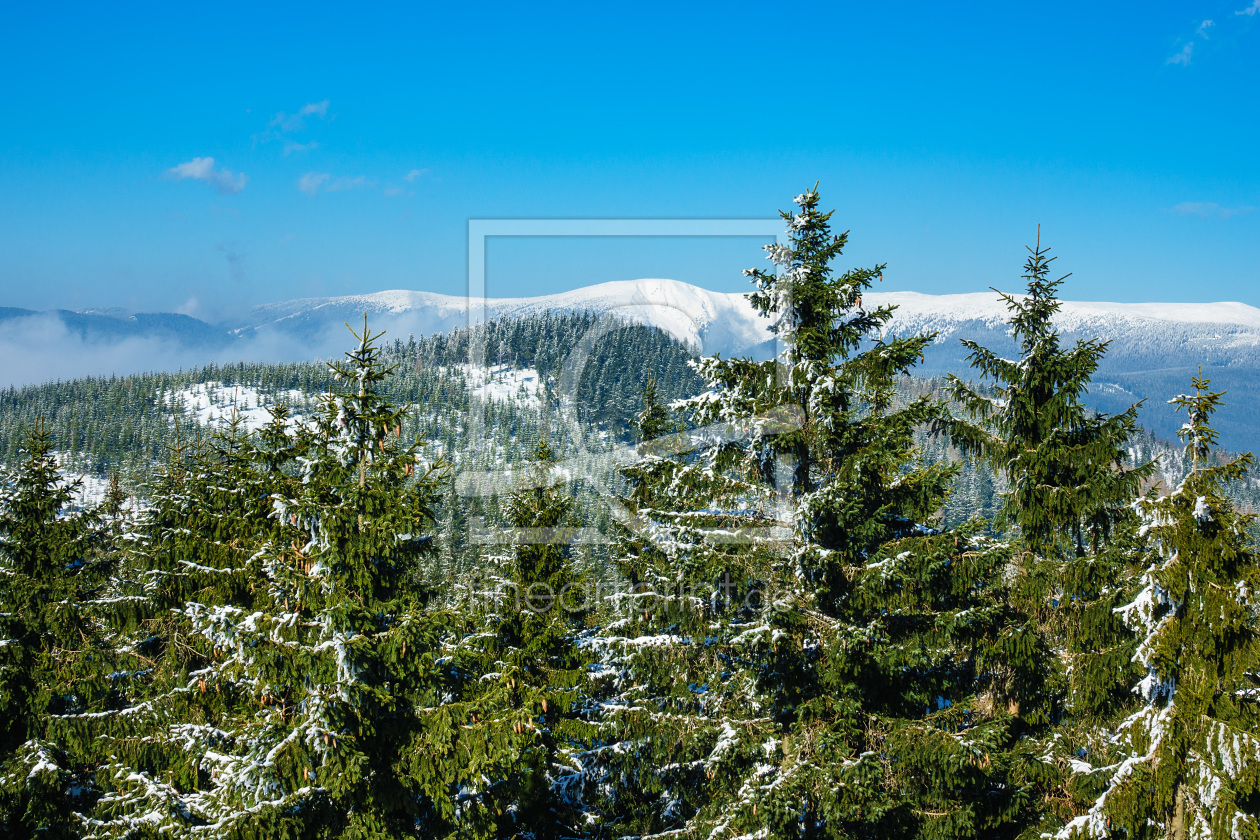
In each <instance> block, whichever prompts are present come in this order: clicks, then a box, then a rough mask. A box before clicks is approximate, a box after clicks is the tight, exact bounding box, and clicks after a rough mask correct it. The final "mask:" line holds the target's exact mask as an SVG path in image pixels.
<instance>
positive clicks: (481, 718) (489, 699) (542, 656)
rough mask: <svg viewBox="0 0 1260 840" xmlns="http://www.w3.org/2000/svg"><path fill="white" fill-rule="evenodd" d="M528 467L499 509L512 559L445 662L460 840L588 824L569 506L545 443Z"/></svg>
mask: <svg viewBox="0 0 1260 840" xmlns="http://www.w3.org/2000/svg"><path fill="white" fill-rule="evenodd" d="M533 456H534V460H533V463H532V465H531V466H530V467H529V468H528V469H527V471H526V474H525V475H524V476H523V477H522V478H521V479H520V480H519V481H518V485H517V487H516V489H515V490H514V491H513V492H512V494H511V495H510V496H509V497H508V499H507V503H506V510H505V514H506V519H507V522H508V524H509V525H510V526H511V528H510V530H508V531H507V532H506V533H507V534H509V535H510V537H511V540H512V543H513V546H514V547H513V549H512V551H511V552H510V553H509V554H507V555H503V556H499V557H496V558H493V559H492V560H491V563H492V565H491V569H490V570H491V574H489V575H487V576H485V577H482V578H480V579H479V580H478V581H477V582H476V584H475V588H474V591H472V592H470V593H469V594H470V595H471V596H472V598H473V601H472V603H471V604H470V605H469V606H470V607H471V608H470V609H468V610H466V611H465V616H466V620H467V621H468V622H469V625H468V626H467V627H465V628H464V630H463V632H462V633H460V634H459V635H458V636H457V637H456V638H453V639H452V640H451V643H450V645H449V650H448V659H449V666H448V668H449V669H450V672H451V673H453V674H455V675H456V677H455V679H454V680H453V681H452V683H451V691H450V695H451V696H450V699H449V700H448V701H447V703H446V708H447V709H448V711H449V713H451V714H454V715H457V716H458V718H459V719H460V720H461V721H463V725H462V726H461V727H460V729H459V731H458V732H457V733H456V734H455V737H454V738H453V739H452V740H451V742H450V743H449V744H448V745H447V749H446V750H445V752H444V754H440V759H439V760H440V761H442V762H443V764H444V765H445V766H447V767H449V769H450V772H451V776H450V784H451V787H452V789H456V790H458V791H459V795H458V797H457V802H456V804H457V806H458V809H457V813H458V821H457V823H456V825H457V826H458V831H459V832H460V833H461V836H475V837H504V838H506V837H518V836H533V837H538V838H550V837H573V836H579V835H580V834H581V833H582V832H583V831H584V830H585V829H586V826H585V823H586V820H587V816H586V815H587V814H588V813H590V809H589V807H588V806H587V804H586V803H585V802H584V794H585V793H586V791H585V788H586V786H587V783H586V778H585V776H584V774H583V772H582V766H581V762H580V760H579V758H578V756H579V753H580V752H581V748H582V746H583V745H584V744H586V743H588V742H589V739H590V733H589V731H588V726H587V724H586V723H585V722H584V721H583V720H582V718H581V715H582V712H583V711H584V706H583V703H584V700H585V696H586V692H585V689H584V684H585V670H584V661H585V656H584V654H583V653H582V652H581V651H580V650H579V648H578V644H577V637H578V636H579V635H580V634H581V632H582V630H583V628H584V615H585V613H586V611H587V610H588V609H589V606H590V605H588V604H587V603H585V593H584V591H583V588H582V585H581V584H582V581H581V578H580V576H579V575H578V573H577V572H576V571H575V569H574V568H573V561H572V554H571V552H572V547H571V542H572V540H573V537H574V516H573V500H572V498H571V497H570V495H569V493H568V488H567V487H566V486H565V484H564V483H563V482H562V481H560V480H558V475H557V461H556V457H555V453H554V451H553V450H552V448H551V446H550V445H549V444H548V442H547V441H546V440H543V441H540V442H539V443H538V444H537V445H536V446H535V448H534V451H533ZM593 817H594V815H593V814H592V817H591V818H593Z"/></svg>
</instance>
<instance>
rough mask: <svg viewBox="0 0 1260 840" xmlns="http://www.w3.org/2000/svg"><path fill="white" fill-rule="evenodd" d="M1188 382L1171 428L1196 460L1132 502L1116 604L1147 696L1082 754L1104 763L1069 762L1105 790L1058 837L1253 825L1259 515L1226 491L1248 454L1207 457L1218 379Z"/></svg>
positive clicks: (1183, 834) (1256, 802)
mask: <svg viewBox="0 0 1260 840" xmlns="http://www.w3.org/2000/svg"><path fill="white" fill-rule="evenodd" d="M1193 384H1194V386H1195V393H1194V394H1189V395H1187V394H1182V395H1179V396H1177V397H1175V398H1174V399H1173V400H1172V402H1173V403H1174V404H1175V405H1177V407H1178V408H1181V409H1185V410H1186V413H1187V414H1188V422H1187V423H1186V424H1185V426H1183V427H1182V430H1181V432H1180V436H1181V438H1182V440H1183V441H1184V442H1185V444H1186V450H1187V453H1188V454H1189V455H1190V456H1191V458H1192V461H1193V464H1194V468H1193V471H1192V472H1191V473H1190V475H1189V476H1188V477H1187V478H1186V479H1185V481H1184V482H1182V484H1181V486H1179V487H1177V488H1176V489H1175V490H1173V491H1172V492H1171V493H1169V494H1167V495H1165V496H1162V497H1158V498H1156V497H1155V496H1154V495H1149V496H1147V497H1145V498H1143V499H1142V500H1141V502H1140V503H1139V505H1138V509H1139V510H1140V511H1141V514H1142V518H1143V520H1144V525H1143V530H1144V531H1145V538H1146V541H1147V545H1148V546H1149V549H1148V551H1147V554H1146V560H1147V562H1148V563H1149V565H1148V566H1147V568H1146V572H1145V573H1144V574H1143V575H1142V577H1141V589H1140V590H1139V591H1138V593H1137V595H1136V597H1135V598H1134V600H1133V601H1132V602H1131V603H1129V604H1127V605H1125V606H1123V607H1121V608H1120V609H1119V610H1118V613H1119V614H1120V615H1121V616H1122V617H1123V618H1124V620H1125V621H1126V622H1127V623H1128V624H1129V625H1130V626H1131V627H1132V628H1133V629H1134V630H1136V631H1137V633H1138V635H1139V641H1140V643H1139V645H1138V647H1137V654H1136V657H1135V659H1136V661H1137V663H1138V664H1139V665H1140V666H1141V667H1142V669H1143V671H1144V674H1143V675H1142V677H1141V679H1140V680H1138V681H1137V684H1136V685H1135V686H1134V691H1135V692H1136V693H1137V694H1138V696H1139V697H1140V699H1141V701H1142V705H1141V706H1140V707H1139V708H1138V709H1137V711H1135V712H1134V713H1133V714H1131V715H1129V716H1128V717H1127V718H1125V719H1124V720H1123V721H1121V722H1120V723H1119V724H1118V725H1117V726H1116V727H1115V730H1114V734H1113V736H1112V738H1111V739H1110V743H1109V744H1107V745H1105V747H1104V748H1102V749H1099V750H1098V755H1097V756H1096V757H1095V756H1089V758H1091V759H1093V760H1094V761H1096V762H1098V763H1099V764H1100V765H1101V766H1092V765H1091V764H1090V763H1088V762H1081V763H1079V764H1078V766H1077V768H1076V770H1077V772H1078V773H1080V774H1082V775H1083V776H1084V777H1085V779H1086V780H1087V782H1085V783H1083V784H1082V785H1081V789H1082V792H1084V791H1087V790H1090V788H1091V787H1092V788H1094V790H1095V792H1096V791H1097V786H1098V784H1099V783H1101V784H1102V790H1101V793H1098V794H1097V798H1096V799H1094V800H1093V801H1092V802H1090V803H1088V808H1087V810H1085V812H1084V813H1083V814H1081V815H1079V816H1077V817H1076V818H1074V819H1073V820H1072V821H1071V822H1069V823H1068V824H1067V826H1066V827H1064V828H1063V829H1062V830H1061V831H1060V832H1059V836H1060V837H1064V838H1067V837H1113V836H1124V837H1132V838H1157V837H1168V838H1175V840H1182V838H1187V837H1201V838H1221V840H1224V838H1237V837H1257V836H1260V738H1258V737H1257V723H1260V717H1258V715H1257V711H1258V709H1257V705H1256V703H1257V699H1260V690H1258V689H1257V685H1258V684H1260V681H1258V680H1257V678H1256V676H1255V673H1256V669H1257V665H1258V664H1260V661H1258V656H1260V635H1258V633H1257V626H1256V592H1257V586H1258V585H1260V565H1258V564H1257V556H1256V553H1255V547H1254V545H1253V543H1252V540H1251V538H1250V536H1249V535H1248V533H1247V528H1248V526H1249V525H1250V524H1251V522H1252V521H1253V520H1254V518H1255V517H1254V515H1253V514H1241V513H1239V512H1238V511H1236V510H1235V509H1234V506H1233V504H1232V503H1231V502H1230V501H1229V499H1228V498H1226V496H1225V494H1224V485H1225V483H1226V482H1228V481H1233V480H1237V479H1238V478H1240V477H1242V476H1243V475H1244V474H1245V472H1246V471H1247V470H1248V469H1249V468H1250V466H1251V464H1252V457H1251V455H1250V454H1247V455H1243V456H1242V457H1239V458H1236V459H1234V460H1232V461H1227V462H1225V463H1221V464H1218V465H1215V466H1212V465H1211V456H1212V455H1213V446H1214V444H1215V442H1216V432H1215V430H1214V429H1213V428H1212V427H1211V425H1210V422H1211V415H1212V413H1213V412H1214V411H1215V410H1216V408H1217V407H1218V406H1219V405H1220V398H1221V396H1222V394H1223V392H1217V393H1213V392H1212V391H1211V390H1210V386H1211V382H1210V381H1209V380H1207V379H1203V378H1201V377H1196V378H1195V379H1194V380H1193ZM1101 760H1109V763H1107V764H1101Z"/></svg>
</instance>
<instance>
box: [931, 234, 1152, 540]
mask: <svg viewBox="0 0 1260 840" xmlns="http://www.w3.org/2000/svg"><path fill="white" fill-rule="evenodd" d="M1049 250H1050V249H1049V248H1042V247H1041V234H1040V229H1038V236H1037V244H1036V245H1035V246H1033V247H1030V248H1029V249H1028V251H1029V257H1028V261H1027V262H1026V263H1025V266H1024V272H1025V273H1024V279H1025V280H1027V281H1028V283H1027V289H1026V294H1025V295H1024V296H1023V297H1022V298H1020V297H1016V296H1014V295H1009V294H1005V293H1003V292H998V294H999V295H1000V296H1001V297H1002V299H1003V300H1005V301H1006V305H1007V308H1008V309H1009V310H1010V312H1011V318H1010V321H1009V323H1010V325H1011V329H1012V330H1013V332H1014V336H1015V340H1016V341H1017V342H1018V344H1019V348H1020V352H1021V357H1020V359H1019V360H1018V361H1012V360H1009V359H1004V358H1002V357H1000V356H999V355H998V354H997V353H995V352H993V351H992V350H989V349H988V348H985V347H982V346H980V345H979V344H977V343H976V342H974V341H970V340H964V341H963V342H962V343H963V345H964V346H965V347H966V348H967V349H968V350H969V351H970V354H969V355H968V357H967V358H968V361H969V362H970V364H971V367H972V368H973V369H974V370H976V371H977V372H978V373H979V374H980V375H981V376H982V377H984V378H985V379H988V380H991V381H992V382H993V384H994V389H993V395H992V396H990V395H988V394H986V393H983V392H981V391H979V390H977V389H976V388H974V387H972V386H971V385H969V384H967V383H966V382H964V381H962V380H961V379H959V378H958V377H957V376H953V375H951V376H949V377H948V381H949V385H950V390H951V391H952V396H953V397H954V399H955V400H957V401H958V402H960V403H961V404H962V406H963V408H964V410H965V412H966V414H967V415H968V420H965V421H946V422H945V423H943V424H942V425H943V427H944V428H947V429H948V431H949V432H950V434H951V436H952V437H953V439H954V440H955V441H956V442H957V443H959V444H960V445H961V446H962V447H963V449H964V451H966V452H968V453H974V454H977V455H979V456H980V457H981V458H982V459H983V460H984V461H986V462H987V463H989V464H990V465H992V466H993V467H994V469H996V470H1000V471H1001V472H1003V473H1004V474H1005V475H1006V476H1007V478H1008V479H1009V481H1010V485H1011V489H1010V492H1009V494H1008V495H1007V497H1006V500H1005V506H1004V510H1003V512H1004V514H1005V519H1006V520H1007V521H1008V522H1009V523H1010V524H1012V525H1014V526H1016V527H1017V528H1018V530H1019V534H1020V537H1021V539H1022V540H1023V542H1024V543H1025V544H1026V545H1028V546H1029V547H1030V548H1032V549H1033V550H1035V551H1037V552H1039V553H1041V554H1043V555H1047V556H1050V555H1058V554H1059V553H1060V552H1062V551H1064V550H1066V551H1069V552H1073V553H1075V554H1076V555H1077V556H1085V555H1086V554H1088V553H1091V552H1093V553H1097V552H1098V551H1100V550H1101V548H1102V547H1103V545H1104V544H1105V543H1106V540H1107V539H1108V537H1109V536H1110V534H1111V531H1112V530H1113V529H1114V528H1115V526H1116V525H1117V524H1118V523H1120V522H1123V521H1125V520H1127V519H1128V518H1130V512H1129V504H1130V503H1131V502H1132V501H1133V500H1134V499H1135V498H1137V496H1138V494H1139V493H1140V492H1141V489H1142V482H1143V481H1145V480H1146V479H1148V478H1149V477H1150V476H1151V475H1152V474H1153V472H1154V465H1152V464H1144V465H1140V466H1137V467H1133V468H1127V467H1126V463H1125V461H1126V458H1127V449H1126V444H1128V442H1129V441H1130V439H1131V438H1133V437H1134V436H1135V434H1136V431H1137V412H1138V408H1139V406H1140V403H1139V404H1137V405H1133V406H1130V407H1129V408H1128V409H1127V410H1126V411H1124V412H1121V413H1120V414H1116V415H1103V414H1097V413H1092V412H1090V411H1089V409H1088V408H1087V407H1086V405H1085V404H1084V401H1083V400H1084V397H1085V394H1086V393H1087V390H1088V387H1089V382H1090V379H1091V377H1092V376H1093V375H1094V373H1095V372H1096V371H1097V370H1098V364H1099V362H1100V360H1101V359H1102V357H1103V355H1104V354H1105V353H1106V352H1107V344H1108V342H1106V341H1102V340H1098V339H1094V340H1089V341H1086V340H1081V341H1078V342H1077V343H1076V345H1075V346H1074V347H1072V348H1070V349H1065V348H1063V347H1062V346H1061V345H1060V341H1059V333H1058V330H1057V329H1056V328H1055V326H1054V321H1053V318H1054V315H1055V313H1056V312H1058V310H1059V307H1060V306H1061V303H1060V301H1059V299H1058V296H1057V292H1058V288H1059V286H1060V285H1061V284H1062V282H1063V281H1064V280H1065V279H1067V277H1068V276H1070V275H1064V276H1063V277H1060V278H1058V279H1057V280H1053V279H1051V275H1050V263H1052V262H1053V261H1054V259H1055V258H1054V257H1049V256H1047V255H1048V253H1049Z"/></svg>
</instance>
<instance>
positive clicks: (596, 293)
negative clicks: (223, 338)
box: [226, 280, 770, 353]
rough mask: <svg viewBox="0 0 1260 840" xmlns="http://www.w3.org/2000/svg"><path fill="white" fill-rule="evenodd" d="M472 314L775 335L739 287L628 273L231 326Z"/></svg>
mask: <svg viewBox="0 0 1260 840" xmlns="http://www.w3.org/2000/svg"><path fill="white" fill-rule="evenodd" d="M470 309H471V315H472V318H473V320H481V319H483V318H484V319H487V320H493V319H495V318H502V317H527V316H530V315H535V314H539V313H542V312H548V311H550V312H580V311H593V312H607V313H610V314H612V315H614V316H616V317H620V318H624V319H626V320H630V321H634V322H636V323H643V324H648V325H650V326H655V327H659V328H660V329H662V330H664V331H665V332H666V333H668V334H670V335H672V336H673V337H675V338H677V339H678V340H680V341H683V342H685V343H687V344H689V345H691V346H693V347H696V348H697V349H700V350H701V351H702V352H706V353H715V352H724V353H731V352H738V351H743V350H746V349H747V348H750V347H753V346H755V345H757V344H760V343H762V342H764V341H766V340H767V339H769V338H770V335H769V333H768V332H767V331H766V325H765V322H764V319H760V318H757V317H756V313H754V312H753V310H752V307H751V306H749V304H748V301H747V300H746V299H745V298H744V296H743V295H741V294H723V293H721V292H711V291H708V290H707V289H701V288H699V287H698V286H692V285H690V284H687V283H681V282H679V281H677V280H627V281H616V282H611V283H600V284H598V285H595V286H587V287H585V288H581V289H576V290H574V291H572V292H562V293H560V294H553V295H540V296H537V297H516V298H486V299H480V298H477V299H469V298H466V297H460V296H456V295H442V294H436V293H433V292H411V291H403V290H394V291H387V292H376V293H374V294H366V295H347V296H344V297H330V298H306V299H302V300H292V301H284V302H282V303H273V304H266V305H264V306H259V307H257V308H255V309H254V310H253V312H251V313H250V315H249V316H248V317H247V318H246V319H244V320H243V321H241V322H240V323H236V324H230V325H226V326H227V327H228V329H229V330H230V331H231V332H232V333H233V334H235V335H238V336H241V337H247V336H251V335H262V334H266V333H268V332H282V333H288V334H290V335H293V336H298V337H302V338H305V339H308V340H315V341H319V340H321V339H323V338H324V337H326V336H327V335H328V333H329V331H330V330H331V331H332V333H333V334H334V335H335V337H336V338H337V339H338V340H340V339H341V335H342V334H343V333H344V332H345V329H344V327H343V326H342V324H343V323H345V322H349V323H351V324H354V323H355V321H356V320H359V321H361V319H362V318H363V313H364V312H366V313H367V314H368V318H369V321H370V322H371V323H373V324H376V325H378V326H383V327H385V328H387V329H389V330H390V331H391V333H393V334H395V335H399V334H406V333H407V332H411V333H415V334H417V335H420V334H428V333H434V332H445V331H447V330H450V329H454V328H455V327H459V326H465V325H467V324H468V322H469V316H470Z"/></svg>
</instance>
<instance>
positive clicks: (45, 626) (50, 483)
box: [0, 423, 115, 837]
mask: <svg viewBox="0 0 1260 840" xmlns="http://www.w3.org/2000/svg"><path fill="white" fill-rule="evenodd" d="M25 456H26V457H25V459H24V461H23V462H22V464H21V465H20V466H19V467H18V469H17V470H16V471H15V472H14V473H13V474H11V475H8V476H5V479H4V486H3V489H2V490H0V834H3V836H9V837H23V836H26V837H34V836H40V837H75V836H78V831H77V829H78V820H77V819H76V818H75V816H74V814H75V812H77V811H79V810H82V809H84V808H87V807H90V806H91V803H92V801H93V800H94V799H95V797H96V796H97V795H98V794H99V791H98V790H97V788H96V786H95V785H94V783H93V773H94V771H95V765H96V763H97V762H98V761H99V759H100V757H99V754H98V751H97V749H96V746H95V744H94V743H93V733H92V731H91V730H90V728H88V727H85V726H82V725H78V724H79V716H81V715H83V714H84V713H92V712H97V711H99V710H101V709H104V708H108V707H109V706H110V705H111V704H112V703H113V702H114V701H115V696H114V695H115V692H114V686H113V679H112V672H113V671H114V668H113V663H114V656H113V650H112V647H111V645H110V644H109V640H108V638H107V637H106V635H105V633H104V617H105V614H106V609H107V604H105V603H102V601H101V598H100V596H101V592H102V589H103V588H104V585H105V583H106V581H107V580H108V573H109V563H110V560H111V553H110V552H109V550H108V549H109V548H110V546H109V544H108V540H107V535H106V534H105V533H104V528H103V523H102V519H101V517H100V515H99V513H98V512H97V511H95V510H86V511H82V510H75V509H73V507H72V502H73V500H74V498H75V495H76V491H77V490H78V489H79V483H78V482H72V481H68V480H66V479H65V478H64V477H63V476H62V475H61V473H60V470H59V465H58V463H57V458H56V456H55V455H54V453H53V441H52V438H51V436H50V435H49V434H48V432H47V430H46V429H45V428H44V425H43V424H42V423H36V425H35V427H34V428H33V429H32V430H31V431H30V434H29V435H28V437H27V446H26V453H25Z"/></svg>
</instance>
